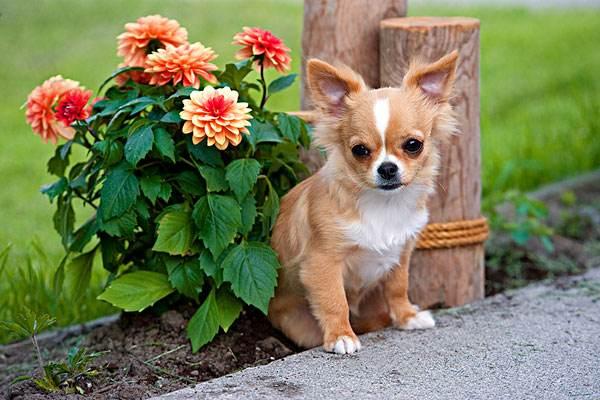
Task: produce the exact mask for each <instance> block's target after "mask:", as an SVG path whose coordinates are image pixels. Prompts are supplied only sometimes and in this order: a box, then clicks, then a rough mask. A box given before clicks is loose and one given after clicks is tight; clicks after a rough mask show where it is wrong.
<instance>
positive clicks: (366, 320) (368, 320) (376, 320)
mask: <svg viewBox="0 0 600 400" xmlns="http://www.w3.org/2000/svg"><path fill="white" fill-rule="evenodd" d="M390 323H391V319H390V310H389V308H388V304H387V301H386V299H385V296H384V294H383V284H378V285H377V286H375V287H374V288H372V289H371V290H369V291H368V292H367V293H366V294H365V295H364V297H363V298H361V299H360V303H359V306H358V310H357V311H355V312H354V311H353V310H351V312H350V324H351V325H352V329H354V332H356V333H357V334H359V335H360V334H363V333H367V332H373V331H378V330H380V329H383V328H385V327H387V326H389V325H390Z"/></svg>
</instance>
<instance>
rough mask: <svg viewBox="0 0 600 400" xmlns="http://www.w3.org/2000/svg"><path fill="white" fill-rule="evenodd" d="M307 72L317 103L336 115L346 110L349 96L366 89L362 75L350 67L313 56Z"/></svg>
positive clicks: (314, 99) (307, 66) (309, 61)
mask: <svg viewBox="0 0 600 400" xmlns="http://www.w3.org/2000/svg"><path fill="white" fill-rule="evenodd" d="M306 73H307V77H308V85H309V86H310V91H311V94H312V99H313V101H314V103H315V105H316V106H317V107H319V108H321V109H322V110H324V111H325V112H327V113H328V114H331V115H334V116H339V115H341V114H342V113H343V112H344V110H345V108H346V99H347V98H348V97H351V96H352V95H353V94H356V93H360V92H361V91H363V90H366V85H365V83H364V81H363V80H362V78H361V77H360V75H358V74H357V73H356V72H354V71H352V70H351V69H350V68H348V67H340V68H335V67H334V66H332V65H329V64H327V63H326V62H324V61H321V60H317V59H315V58H313V59H310V60H308V63H307V65H306Z"/></svg>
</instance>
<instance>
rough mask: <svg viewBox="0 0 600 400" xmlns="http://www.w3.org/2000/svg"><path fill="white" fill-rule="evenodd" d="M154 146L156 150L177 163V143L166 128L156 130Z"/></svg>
mask: <svg viewBox="0 0 600 400" xmlns="http://www.w3.org/2000/svg"><path fill="white" fill-rule="evenodd" d="M153 131H154V146H155V147H156V150H158V152H159V153H160V154H161V155H162V156H164V157H167V158H168V159H169V160H171V161H173V162H175V142H174V141H173V138H172V137H171V134H170V133H169V132H167V130H166V129H165V128H161V127H158V128H154V129H153Z"/></svg>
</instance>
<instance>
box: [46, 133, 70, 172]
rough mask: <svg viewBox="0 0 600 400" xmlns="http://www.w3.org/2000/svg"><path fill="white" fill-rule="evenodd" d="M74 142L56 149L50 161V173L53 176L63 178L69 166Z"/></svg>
mask: <svg viewBox="0 0 600 400" xmlns="http://www.w3.org/2000/svg"><path fill="white" fill-rule="evenodd" d="M72 144H73V142H72V141H70V140H69V141H68V142H67V143H65V144H61V145H60V146H58V147H57V148H56V151H55V152H54V156H52V158H50V159H49V160H48V164H47V166H48V172H49V173H51V174H52V175H56V176H63V175H64V174H65V170H66V168H67V166H68V165H69V155H70V154H71V146H72Z"/></svg>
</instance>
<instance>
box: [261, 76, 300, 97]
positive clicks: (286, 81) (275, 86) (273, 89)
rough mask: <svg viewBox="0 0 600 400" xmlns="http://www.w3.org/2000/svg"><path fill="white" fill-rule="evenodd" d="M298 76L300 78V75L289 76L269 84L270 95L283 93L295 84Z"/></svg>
mask: <svg viewBox="0 0 600 400" xmlns="http://www.w3.org/2000/svg"><path fill="white" fill-rule="evenodd" d="M296 76H298V74H289V75H285V76H281V77H279V78H277V79H275V80H274V81H273V82H271V83H270V84H269V90H268V91H267V92H268V93H269V94H270V95H271V94H273V93H277V92H281V91H282V90H283V89H285V88H287V87H289V86H291V85H292V83H294V80H295V79H296Z"/></svg>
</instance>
